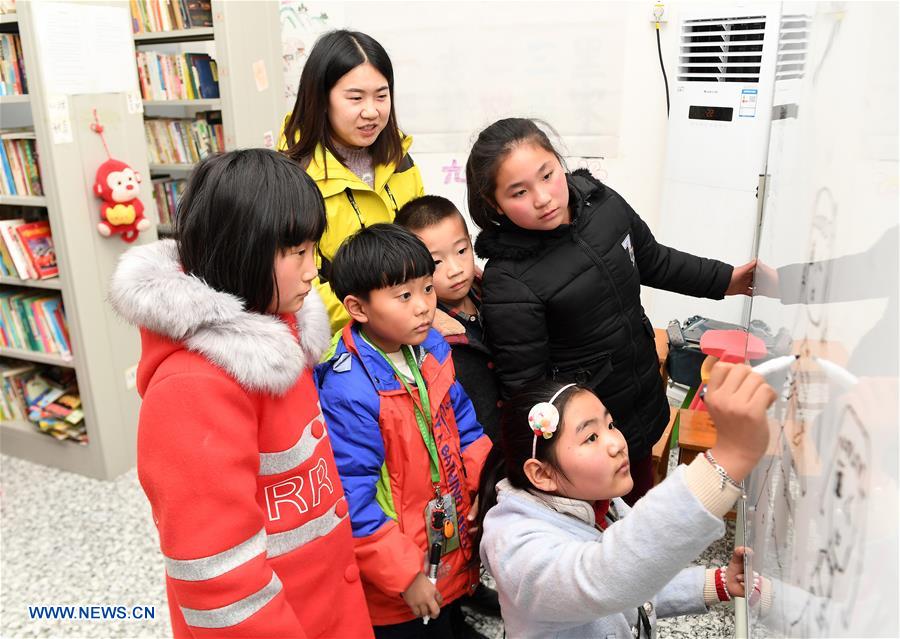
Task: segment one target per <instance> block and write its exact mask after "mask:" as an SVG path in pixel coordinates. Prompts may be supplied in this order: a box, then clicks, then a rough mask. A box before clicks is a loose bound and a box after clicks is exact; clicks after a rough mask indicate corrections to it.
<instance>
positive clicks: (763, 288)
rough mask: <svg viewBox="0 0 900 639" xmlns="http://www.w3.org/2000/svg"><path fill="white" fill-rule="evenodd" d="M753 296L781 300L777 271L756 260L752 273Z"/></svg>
mask: <svg viewBox="0 0 900 639" xmlns="http://www.w3.org/2000/svg"><path fill="white" fill-rule="evenodd" d="M753 294H754V295H762V296H763V297H774V298H775V299H780V298H781V293H780V289H779V280H778V271H776V270H775V269H774V268H772V267H771V266H769V265H768V264H766V263H764V262H760V261H758V260H757V262H756V269H754V271H753Z"/></svg>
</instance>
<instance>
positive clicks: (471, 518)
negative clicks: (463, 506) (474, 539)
mask: <svg viewBox="0 0 900 639" xmlns="http://www.w3.org/2000/svg"><path fill="white" fill-rule="evenodd" d="M477 518H478V495H475V501H473V502H472V507H471V508H469V514H468V515H466V521H468V522H469V529H468V530H469V534H470V535H475V534H477V533H478V526H476V525H475V520H476V519H477Z"/></svg>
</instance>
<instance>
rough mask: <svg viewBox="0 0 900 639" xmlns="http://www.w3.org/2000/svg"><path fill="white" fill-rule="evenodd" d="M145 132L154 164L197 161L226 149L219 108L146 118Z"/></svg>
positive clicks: (191, 162)
mask: <svg viewBox="0 0 900 639" xmlns="http://www.w3.org/2000/svg"><path fill="white" fill-rule="evenodd" d="M144 133H145V134H146V136H147V150H148V152H149V155H150V163H151V164H195V163H197V162H199V161H200V160H202V159H204V158H206V157H207V156H209V155H211V154H213V153H221V152H223V151H224V150H225V131H224V129H223V128H222V114H221V112H220V111H206V112H201V113H198V114H197V117H196V118H195V119H193V120H191V119H188V118H183V119H178V118H145V119H144Z"/></svg>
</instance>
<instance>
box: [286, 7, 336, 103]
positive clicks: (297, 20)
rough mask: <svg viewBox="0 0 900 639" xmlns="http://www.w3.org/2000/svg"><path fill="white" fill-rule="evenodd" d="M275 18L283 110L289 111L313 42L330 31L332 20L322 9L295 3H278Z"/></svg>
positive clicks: (295, 97) (295, 96)
mask: <svg viewBox="0 0 900 639" xmlns="http://www.w3.org/2000/svg"><path fill="white" fill-rule="evenodd" d="M316 4H321V3H316ZM278 17H279V19H280V20H281V60H282V68H283V71H284V99H285V101H286V103H287V108H288V109H290V108H291V107H293V104H294V101H295V100H296V99H297V85H298V84H299V83H300V72H301V71H302V70H303V65H304V64H305V63H306V58H307V57H308V55H309V51H310V49H312V46H313V43H314V42H315V41H316V38H318V37H319V36H320V35H321V34H323V33H325V32H326V31H328V30H329V29H332V28H333V27H332V22H333V20H332V19H331V18H330V17H329V15H328V13H327V12H326V11H325V10H324V7H323V8H322V10H315V9H311V8H310V7H309V6H307V4H305V3H303V2H297V1H296V0H282V1H281V6H280V7H279V9H278Z"/></svg>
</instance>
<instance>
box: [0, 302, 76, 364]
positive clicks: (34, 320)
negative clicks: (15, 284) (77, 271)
mask: <svg viewBox="0 0 900 639" xmlns="http://www.w3.org/2000/svg"><path fill="white" fill-rule="evenodd" d="M0 338H2V341H3V342H4V343H3V345H4V346H7V347H9V348H16V349H20V350H29V351H35V352H38V353H53V354H59V355H62V356H64V357H71V355H72V345H71V341H70V338H69V329H68V326H67V325H66V318H65V310H64V308H63V302H62V298H61V297H60V295H59V294H47V292H46V291H39V292H38V291H35V290H33V289H32V290H16V291H7V290H4V291H0Z"/></svg>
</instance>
